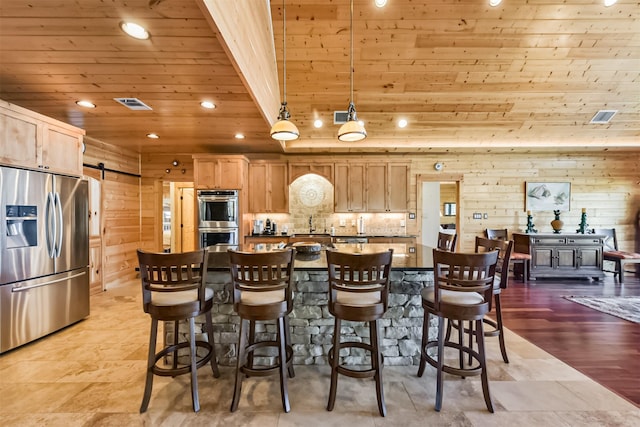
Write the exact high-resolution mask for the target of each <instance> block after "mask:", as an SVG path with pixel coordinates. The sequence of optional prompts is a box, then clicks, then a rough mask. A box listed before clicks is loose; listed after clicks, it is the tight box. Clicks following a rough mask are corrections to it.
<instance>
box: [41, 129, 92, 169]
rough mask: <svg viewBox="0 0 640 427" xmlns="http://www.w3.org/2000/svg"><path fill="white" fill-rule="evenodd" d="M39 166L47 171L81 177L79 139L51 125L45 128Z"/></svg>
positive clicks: (80, 141) (80, 143)
mask: <svg viewBox="0 0 640 427" xmlns="http://www.w3.org/2000/svg"><path fill="white" fill-rule="evenodd" d="M40 164H41V165H42V167H43V168H44V169H47V170H49V171H54V172H62V173H66V174H71V175H82V139H81V137H80V136H79V135H70V134H69V133H65V132H64V131H63V130H62V129H58V128H56V127H54V126H51V125H48V126H45V128H44V136H43V140H42V157H41V160H40Z"/></svg>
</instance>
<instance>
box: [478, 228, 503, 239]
mask: <svg viewBox="0 0 640 427" xmlns="http://www.w3.org/2000/svg"><path fill="white" fill-rule="evenodd" d="M484 235H485V237H486V238H487V239H502V240H507V239H508V238H509V232H508V231H507V229H506V228H485V230H484Z"/></svg>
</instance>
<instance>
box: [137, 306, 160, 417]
mask: <svg viewBox="0 0 640 427" xmlns="http://www.w3.org/2000/svg"><path fill="white" fill-rule="evenodd" d="M157 339H158V320H157V319H154V318H152V319H151V334H150V336H149V355H148V358H147V379H146V381H145V384H144V395H143V397H142V404H141V405H140V413H141V414H142V413H143V412H146V410H147V408H148V407H149V400H150V399H151V389H152V388H153V367H154V365H155V364H156V341H157Z"/></svg>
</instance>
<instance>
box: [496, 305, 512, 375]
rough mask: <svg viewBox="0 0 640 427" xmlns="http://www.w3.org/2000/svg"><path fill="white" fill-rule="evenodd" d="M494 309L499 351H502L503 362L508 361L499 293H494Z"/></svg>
mask: <svg viewBox="0 0 640 427" xmlns="http://www.w3.org/2000/svg"><path fill="white" fill-rule="evenodd" d="M495 304H496V306H495V310H496V324H497V325H498V326H497V329H498V331H499V332H498V342H499V343H500V352H501V353H502V360H504V363H509V357H508V356H507V347H506V346H505V344H504V328H503V327H502V310H501V309H500V294H496V295H495Z"/></svg>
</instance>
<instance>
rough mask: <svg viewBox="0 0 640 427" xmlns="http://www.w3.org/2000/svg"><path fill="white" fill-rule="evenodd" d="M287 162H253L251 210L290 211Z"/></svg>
mask: <svg viewBox="0 0 640 427" xmlns="http://www.w3.org/2000/svg"><path fill="white" fill-rule="evenodd" d="M287 171H288V166H287V163H286V162H255V163H254V162H252V163H251V164H250V165H249V211H250V212H256V213H259V212H275V213H288V212H289V179H288V172H287Z"/></svg>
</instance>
